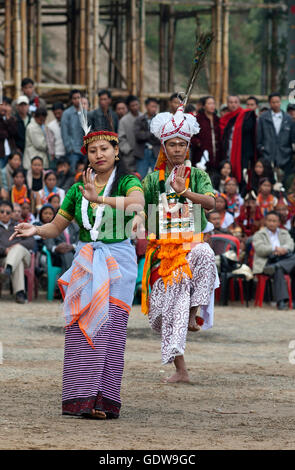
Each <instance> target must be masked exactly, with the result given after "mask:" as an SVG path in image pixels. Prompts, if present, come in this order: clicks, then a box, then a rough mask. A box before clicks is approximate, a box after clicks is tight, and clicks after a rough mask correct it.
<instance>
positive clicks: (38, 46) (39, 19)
mask: <svg viewBox="0 0 295 470" xmlns="http://www.w3.org/2000/svg"><path fill="white" fill-rule="evenodd" d="M36 16H37V30H36V39H37V41H36V53H37V56H36V80H37V82H39V83H40V82H41V81H42V0H39V1H38V2H37V12H36Z"/></svg>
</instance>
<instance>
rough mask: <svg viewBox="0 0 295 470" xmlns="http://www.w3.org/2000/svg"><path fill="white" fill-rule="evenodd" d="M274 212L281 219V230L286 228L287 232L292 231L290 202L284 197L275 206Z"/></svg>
mask: <svg viewBox="0 0 295 470" xmlns="http://www.w3.org/2000/svg"><path fill="white" fill-rule="evenodd" d="M274 210H275V211H276V213H277V214H279V217H280V222H281V223H280V228H285V229H286V230H288V231H290V230H291V228H292V227H291V219H292V215H291V212H290V210H289V204H288V201H287V200H286V199H285V198H284V197H280V199H279V200H278V202H277V203H276V205H275V208H274Z"/></svg>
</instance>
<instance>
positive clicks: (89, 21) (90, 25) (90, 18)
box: [86, 0, 94, 103]
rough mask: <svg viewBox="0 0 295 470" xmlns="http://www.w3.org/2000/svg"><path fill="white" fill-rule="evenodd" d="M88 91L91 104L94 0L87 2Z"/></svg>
mask: <svg viewBox="0 0 295 470" xmlns="http://www.w3.org/2000/svg"><path fill="white" fill-rule="evenodd" d="M86 17H87V22H86V25H87V34H86V41H87V91H88V96H89V100H90V103H92V101H93V26H94V25H93V0H87V15H86Z"/></svg>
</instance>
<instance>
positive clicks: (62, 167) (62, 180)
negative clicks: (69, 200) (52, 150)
mask: <svg viewBox="0 0 295 470" xmlns="http://www.w3.org/2000/svg"><path fill="white" fill-rule="evenodd" d="M56 178H57V186H58V187H59V188H62V189H63V190H64V191H65V192H67V191H68V189H70V187H71V186H72V185H73V184H74V182H75V176H74V174H73V173H72V171H71V165H70V162H69V160H68V159H67V158H66V157H61V158H59V159H58V161H57V164H56Z"/></svg>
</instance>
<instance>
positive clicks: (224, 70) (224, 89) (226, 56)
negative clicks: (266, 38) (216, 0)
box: [222, 0, 229, 104]
mask: <svg viewBox="0 0 295 470" xmlns="http://www.w3.org/2000/svg"><path fill="white" fill-rule="evenodd" d="M222 36H223V51H222V59H223V68H222V104H224V103H225V102H226V100H227V97H228V73H229V50H228V47H229V4H228V0H224V1H223V35H222Z"/></svg>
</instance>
